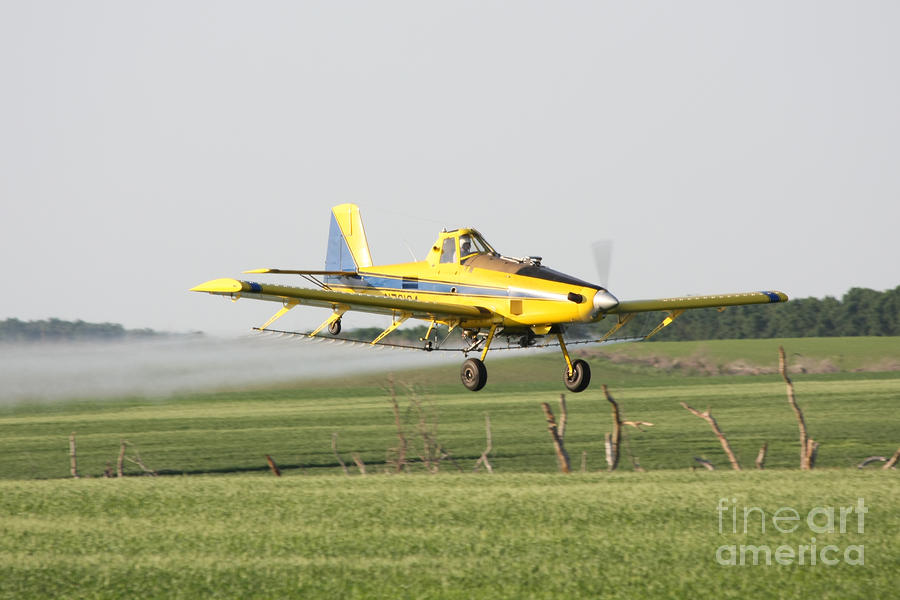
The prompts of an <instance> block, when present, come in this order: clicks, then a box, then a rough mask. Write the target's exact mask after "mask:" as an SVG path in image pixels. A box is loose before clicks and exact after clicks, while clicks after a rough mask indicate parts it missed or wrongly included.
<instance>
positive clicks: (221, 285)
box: [190, 278, 243, 294]
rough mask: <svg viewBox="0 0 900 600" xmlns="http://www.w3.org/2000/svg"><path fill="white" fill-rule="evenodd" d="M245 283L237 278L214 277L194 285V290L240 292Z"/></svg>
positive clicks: (223, 292)
mask: <svg viewBox="0 0 900 600" xmlns="http://www.w3.org/2000/svg"><path fill="white" fill-rule="evenodd" d="M242 289H243V285H242V284H241V282H240V281H238V280H237V279H230V278H223V279H212V280H210V281H207V282H205V283H201V284H200V285H197V286H194V287H192V288H191V290H190V291H192V292H208V293H210V294H234V293H237V292H240V291H241V290H242Z"/></svg>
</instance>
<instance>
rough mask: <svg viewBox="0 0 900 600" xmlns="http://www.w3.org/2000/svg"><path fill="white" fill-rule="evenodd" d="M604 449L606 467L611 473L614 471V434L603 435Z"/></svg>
mask: <svg viewBox="0 0 900 600" xmlns="http://www.w3.org/2000/svg"><path fill="white" fill-rule="evenodd" d="M603 447H604V448H605V449H606V465H607V467H608V468H609V470H610V471H612V469H613V447H612V434H609V433H604V434H603Z"/></svg>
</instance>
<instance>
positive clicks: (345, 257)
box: [325, 214, 357, 271]
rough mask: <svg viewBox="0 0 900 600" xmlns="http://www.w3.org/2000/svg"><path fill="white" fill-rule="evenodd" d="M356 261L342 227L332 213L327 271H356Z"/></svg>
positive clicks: (326, 262) (326, 260)
mask: <svg viewBox="0 0 900 600" xmlns="http://www.w3.org/2000/svg"><path fill="white" fill-rule="evenodd" d="M356 268H357V267H356V261H355V260H353V253H351V252H350V247H349V246H348V245H347V240H345V239H344V234H343V233H341V228H340V226H339V225H338V223H337V219H335V218H334V214H332V215H331V228H330V229H329V231H328V252H327V254H326V255H325V270H326V271H355V270H356Z"/></svg>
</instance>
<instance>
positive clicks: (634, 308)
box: [609, 292, 788, 314]
mask: <svg viewBox="0 0 900 600" xmlns="http://www.w3.org/2000/svg"><path fill="white" fill-rule="evenodd" d="M787 301H788V297H787V294H785V293H783V292H741V293H737V294H716V295H711V296H681V297H676V298H656V299H651V300H619V304H618V306H616V307H615V308H613V309H612V310H610V311H609V312H610V313H617V314H627V313H639V312H650V311H654V310H688V309H692V308H722V307H724V306H741V305H744V304H772V303H775V302H787Z"/></svg>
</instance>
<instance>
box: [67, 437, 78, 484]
mask: <svg viewBox="0 0 900 600" xmlns="http://www.w3.org/2000/svg"><path fill="white" fill-rule="evenodd" d="M69 472H70V473H71V474H72V477H73V478H74V479H79V477H78V458H77V457H76V455H75V432H74V431H73V432H72V435H70V436H69Z"/></svg>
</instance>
